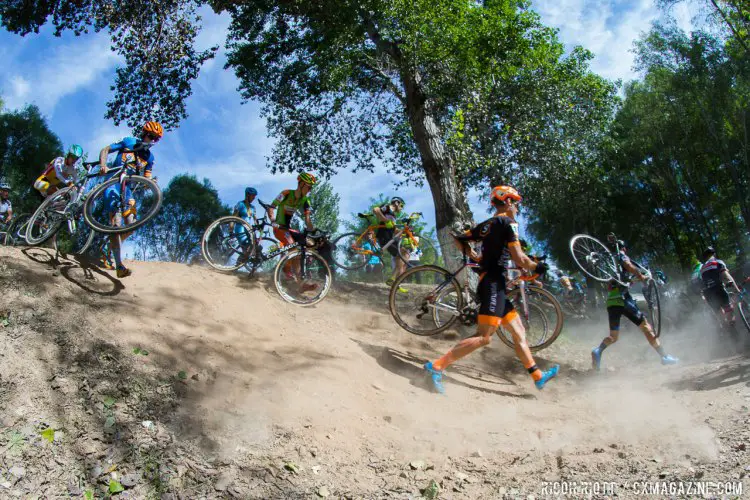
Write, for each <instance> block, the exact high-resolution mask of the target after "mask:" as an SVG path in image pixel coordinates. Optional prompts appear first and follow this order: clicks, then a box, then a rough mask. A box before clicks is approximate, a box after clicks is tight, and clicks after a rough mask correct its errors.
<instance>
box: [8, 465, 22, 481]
mask: <svg viewBox="0 0 750 500" xmlns="http://www.w3.org/2000/svg"><path fill="white" fill-rule="evenodd" d="M8 472H10V473H11V475H13V476H14V477H17V478H18V479H21V478H22V477H23V476H25V475H26V469H24V468H23V467H21V466H20V465H14V466H13V467H11V468H10V470H9V471H8Z"/></svg>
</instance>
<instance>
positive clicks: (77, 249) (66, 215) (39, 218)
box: [25, 163, 98, 253]
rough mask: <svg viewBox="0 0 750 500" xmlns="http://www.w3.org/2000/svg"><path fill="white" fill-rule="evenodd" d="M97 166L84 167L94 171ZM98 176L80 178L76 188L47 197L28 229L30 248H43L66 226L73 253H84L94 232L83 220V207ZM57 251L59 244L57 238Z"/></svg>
mask: <svg viewBox="0 0 750 500" xmlns="http://www.w3.org/2000/svg"><path fill="white" fill-rule="evenodd" d="M96 164H97V163H84V167H93V166H94V165H96ZM97 175H98V174H89V173H88V170H87V171H86V174H84V175H79V177H78V179H76V180H75V182H74V183H73V185H72V186H66V187H64V188H61V189H58V190H57V191H55V192H54V193H53V194H50V195H49V196H47V197H46V198H45V199H44V201H42V203H41V205H39V207H38V208H37V209H36V211H34V213H33V214H32V216H31V218H30V219H29V221H28V223H27V225H26V234H25V238H26V242H27V243H28V244H29V245H40V244H42V243H44V242H45V241H47V240H48V239H49V238H51V237H52V236H55V235H56V234H57V232H58V230H59V229H60V228H61V227H62V226H63V223H65V226H66V227H67V229H68V238H67V239H68V240H69V242H70V246H71V248H69V250H70V252H71V253H83V252H85V251H86V249H87V248H88V246H89V245H90V244H91V241H92V239H93V237H94V232H93V231H92V230H91V228H90V227H88V226H87V224H86V222H85V219H84V218H83V216H82V210H81V209H82V207H83V204H84V201H85V197H86V190H85V189H84V186H85V184H86V183H87V182H88V180H89V179H91V178H93V177H96V176H97ZM55 248H56V249H58V250H59V248H58V241H57V238H55Z"/></svg>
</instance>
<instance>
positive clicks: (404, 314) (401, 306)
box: [388, 266, 464, 336]
mask: <svg viewBox="0 0 750 500" xmlns="http://www.w3.org/2000/svg"><path fill="white" fill-rule="evenodd" d="M401 288H403V289H406V292H405V293H403V292H400V291H399V289H401ZM388 304H389V307H390V309H391V315H392V316H393V319H395V320H396V323H398V324H399V325H400V326H401V328H403V329H404V330H406V331H407V332H410V333H413V334H415V335H425V336H429V335H435V334H438V333H440V332H442V331H444V330H446V329H447V328H449V327H450V326H451V325H452V324H453V323H454V322H455V321H456V319H457V318H458V317H459V315H460V313H461V310H462V309H463V305H464V304H463V295H462V294H461V286H460V285H459V284H458V281H457V280H456V278H455V277H454V276H453V275H452V274H451V273H450V272H449V271H446V270H445V269H443V268H441V267H438V266H417V267H412V268H411V269H407V270H406V272H404V273H403V274H402V275H400V276H399V277H398V278H396V281H395V282H394V283H393V286H391V292H390V295H389V297H388ZM436 309H439V310H440V312H439V313H437V316H435V313H434V311H435V310H436ZM436 317H437V318H438V321H439V322H440V323H438V322H436V320H435V318H436Z"/></svg>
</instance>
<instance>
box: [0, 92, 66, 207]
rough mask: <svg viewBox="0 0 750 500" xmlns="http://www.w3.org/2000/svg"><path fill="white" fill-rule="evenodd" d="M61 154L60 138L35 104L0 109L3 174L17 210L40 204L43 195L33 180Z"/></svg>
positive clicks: (0, 148) (0, 147)
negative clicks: (19, 108)
mask: <svg viewBox="0 0 750 500" xmlns="http://www.w3.org/2000/svg"><path fill="white" fill-rule="evenodd" d="M61 154H62V143H61V142H60V139H59V138H58V137H57V136H56V135H55V134H54V133H53V132H52V131H51V130H50V129H49V127H48V125H47V121H46V120H45V119H44V117H43V116H42V115H41V113H40V112H39V109H38V108H37V107H36V106H27V107H26V108H24V109H22V110H19V111H12V112H0V178H3V177H4V178H5V180H6V181H7V182H8V183H9V184H10V185H11V188H12V189H11V194H10V196H11V201H12V202H13V207H14V211H15V212H16V213H17V214H21V213H23V212H31V211H33V210H35V209H36V208H37V206H38V205H39V203H40V202H41V201H42V198H41V195H39V193H38V192H37V191H36V190H35V189H34V188H33V183H34V181H35V180H36V178H37V177H39V175H40V174H41V173H42V172H43V171H44V169H45V167H46V165H47V163H49V162H50V161H51V160H53V159H54V158H55V157H57V156H60V155H61Z"/></svg>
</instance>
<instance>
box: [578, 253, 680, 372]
mask: <svg viewBox="0 0 750 500" xmlns="http://www.w3.org/2000/svg"><path fill="white" fill-rule="evenodd" d="M617 245H618V246H619V247H620V252H619V253H618V254H617V263H618V264H619V268H620V281H621V282H622V283H629V282H630V281H632V280H631V276H634V277H635V279H636V280H638V281H645V280H646V276H644V275H643V274H642V273H641V272H640V271H639V270H638V268H637V267H636V266H635V265H634V264H633V263H632V261H631V260H630V257H628V255H627V253H626V250H627V248H626V246H625V242H624V241H622V240H618V241H617ZM607 290H608V293H607V314H608V315H609V336H608V337H605V338H604V340H602V343H601V344H599V347H595V348H594V349H593V350H592V351H591V364H592V366H593V368H594V369H595V370H597V371H598V370H599V369H600V366H601V360H602V353H603V352H604V349H606V348H607V347H608V346H610V345H612V344H614V343H615V342H617V339H618V337H619V335H620V319H621V318H622V316H625V317H626V318H628V319H629V320H630V321H632V322H633V324H634V325H636V326H637V327H638V328H640V329H641V331H642V332H643V334H644V335H645V336H646V340H648V343H649V344H651V347H653V348H654V350H655V351H656V352H658V353H659V356H661V363H662V364H663V365H673V364H675V363H677V361H679V360H678V359H677V358H673V357H672V356H670V355H669V354H667V353H666V352H665V351H664V348H663V347H662V346H661V343H660V342H659V339H658V338H656V336H655V335H654V330H653V329H652V328H651V325H650V324H649V322H648V320H647V319H646V317H645V316H644V315H643V313H642V312H641V311H640V309H638V304H636V302H635V299H634V298H633V296H632V295H630V292H629V291H628V287H627V286H623V285H620V284H619V283H617V282H616V281H615V280H612V281H610V282H609V284H608V285H607Z"/></svg>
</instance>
